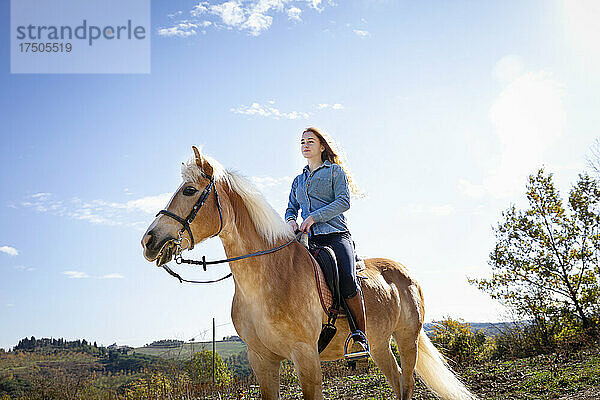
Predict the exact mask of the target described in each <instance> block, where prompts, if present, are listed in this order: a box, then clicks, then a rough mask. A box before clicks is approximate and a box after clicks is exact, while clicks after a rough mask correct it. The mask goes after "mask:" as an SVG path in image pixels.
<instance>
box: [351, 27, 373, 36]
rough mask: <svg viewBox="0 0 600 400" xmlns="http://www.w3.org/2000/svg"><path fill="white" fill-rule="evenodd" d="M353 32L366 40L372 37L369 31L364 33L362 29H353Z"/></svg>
mask: <svg viewBox="0 0 600 400" xmlns="http://www.w3.org/2000/svg"><path fill="white" fill-rule="evenodd" d="M352 32H354V33H355V34H356V35H357V36H360V37H361V38H366V37H367V36H371V35H370V34H369V31H363V30H361V29H353V30H352Z"/></svg>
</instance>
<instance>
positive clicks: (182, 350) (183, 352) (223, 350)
mask: <svg viewBox="0 0 600 400" xmlns="http://www.w3.org/2000/svg"><path fill="white" fill-rule="evenodd" d="M201 350H210V351H212V342H195V343H194V342H190V343H183V342H181V343H179V344H175V343H171V344H170V345H169V346H164V345H156V346H153V345H152V344H151V345H149V346H144V347H137V348H135V349H133V350H132V351H131V352H130V353H129V354H146V355H150V356H155V357H161V358H174V359H179V360H189V359H190V358H191V357H192V354H194V353H195V352H197V351H201ZM215 350H216V352H217V353H218V354H219V355H220V356H221V358H223V359H225V358H227V357H229V356H232V355H236V354H239V353H242V352H244V351H246V344H245V343H244V342H242V341H237V340H226V341H218V342H215Z"/></svg>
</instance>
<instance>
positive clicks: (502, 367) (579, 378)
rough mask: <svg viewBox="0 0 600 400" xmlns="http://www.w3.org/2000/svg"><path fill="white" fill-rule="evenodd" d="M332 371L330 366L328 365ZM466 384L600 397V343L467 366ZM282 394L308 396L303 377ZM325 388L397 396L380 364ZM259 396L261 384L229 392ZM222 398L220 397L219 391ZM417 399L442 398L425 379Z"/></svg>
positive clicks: (554, 396)
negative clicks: (563, 352) (583, 348)
mask: <svg viewBox="0 0 600 400" xmlns="http://www.w3.org/2000/svg"><path fill="white" fill-rule="evenodd" d="M325 372H326V373H327V371H325ZM458 373H459V375H460V376H461V377H462V379H463V381H464V382H465V383H466V385H467V386H468V387H469V388H470V389H471V390H472V391H473V392H474V393H475V394H477V395H478V396H479V397H480V398H481V399H486V400H501V399H502V400H506V399H518V400H542V399H543V400H559V399H560V400H598V399H600V349H592V350H586V351H582V352H578V353H574V354H571V355H568V356H565V355H562V356H559V355H554V354H553V355H543V356H537V357H532V358H527V359H522V360H514V361H504V362H489V363H485V364H482V365H477V366H472V367H468V368H462V369H461V370H460V371H459V372H458ZM281 391H282V399H286V400H291V399H302V396H301V391H300V387H299V385H298V384H297V382H293V381H292V382H284V384H283V385H282V388H281ZM323 393H324V395H325V398H326V399H329V400H334V399H335V400H359V399H361V400H380V399H381V400H383V399H395V397H394V395H393V392H392V389H391V388H390V386H389V384H388V382H387V380H386V379H385V377H384V376H383V375H382V374H381V373H380V372H379V370H377V369H376V368H374V367H372V366H371V367H370V368H369V369H363V370H358V371H356V373H355V374H350V375H347V376H340V377H330V378H326V379H325V380H324V389H323ZM240 396H242V397H241V398H243V399H258V398H260V396H259V391H258V387H256V386H254V385H253V386H252V387H247V388H246V389H244V390H242V391H240V392H239V393H237V394H233V395H230V396H229V397H223V398H228V399H234V398H240ZM215 398H216V397H215ZM414 399H415V400H435V399H437V398H436V397H435V396H434V395H433V394H432V393H431V391H429V390H428V389H427V388H426V387H425V386H424V385H423V384H422V383H421V382H418V383H417V389H416V393H415V397H414Z"/></svg>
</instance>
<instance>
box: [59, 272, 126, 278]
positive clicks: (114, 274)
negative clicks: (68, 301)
mask: <svg viewBox="0 0 600 400" xmlns="http://www.w3.org/2000/svg"><path fill="white" fill-rule="evenodd" d="M63 275H66V276H67V277H69V278H70V279H88V278H92V279H123V278H125V276H123V275H122V274H119V273H117V272H112V273H110V274H106V275H102V276H91V275H89V274H88V273H87V272H83V271H63Z"/></svg>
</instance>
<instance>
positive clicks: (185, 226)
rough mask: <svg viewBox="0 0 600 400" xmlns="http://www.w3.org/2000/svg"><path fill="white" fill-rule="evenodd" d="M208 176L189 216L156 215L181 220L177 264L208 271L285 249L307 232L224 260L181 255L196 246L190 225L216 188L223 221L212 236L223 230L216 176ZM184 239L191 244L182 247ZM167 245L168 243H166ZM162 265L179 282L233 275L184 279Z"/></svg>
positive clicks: (176, 250) (167, 212)
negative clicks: (221, 265)
mask: <svg viewBox="0 0 600 400" xmlns="http://www.w3.org/2000/svg"><path fill="white" fill-rule="evenodd" d="M205 177H206V178H208V179H210V182H209V183H208V185H206V187H205V188H204V190H203V191H202V193H200V197H198V200H196V203H194V206H193V207H192V209H191V211H190V212H189V214H188V215H187V217H185V219H184V218H181V217H180V216H179V215H177V214H175V213H172V212H171V211H168V210H164V209H163V210H160V211H159V212H158V213H157V214H156V217H158V216H159V215H161V214H162V215H166V216H167V217H171V218H173V219H174V220H175V221H177V222H179V223H180V224H181V229H180V230H179V237H178V238H177V240H171V242H173V243H174V244H175V262H176V263H177V264H184V263H185V264H192V265H202V268H203V269H204V270H205V271H206V266H207V265H215V264H223V263H226V262H230V261H237V260H242V259H244V258H249V257H255V256H261V255H264V254H269V253H273V252H275V251H277V250H280V249H283V248H284V247H287V246H289V245H290V244H292V243H293V242H294V241H296V240H298V239H300V237H301V236H302V234H303V233H305V232H298V233H297V234H296V235H295V237H294V238H293V239H291V240H290V241H289V242H287V243H285V244H282V245H281V246H277V247H273V248H272V249H268V250H262V251H257V252H255V253H250V254H245V255H242V256H237V257H231V258H225V259H222V260H214V261H206V257H205V256H202V260H201V261H200V260H189V259H185V258H183V257H182V256H181V252H182V251H183V250H191V249H193V248H194V235H193V234H192V229H191V227H190V224H191V223H192V222H194V218H196V215H197V214H198V211H199V210H200V207H202V206H203V205H204V203H205V202H206V199H208V196H209V195H210V192H211V191H212V190H213V189H214V191H215V199H216V200H217V209H218V210H219V220H220V221H221V225H220V227H219V231H218V232H217V233H215V234H214V235H212V236H211V237H215V236H218V235H219V234H220V233H221V231H222V230H223V211H222V210H221V202H220V201H219V192H217V187H216V185H215V179H214V177H212V176H211V177H208V176H205ZM186 231H187V233H188V234H189V235H190V239H189V240H188V238H186V237H184V236H183V234H184V232H186ZM183 240H186V241H188V242H189V246H186V247H181V243H182V241H183ZM165 245H166V244H165ZM161 267H162V268H163V269H164V270H165V271H167V272H168V273H169V274H170V275H171V276H173V277H175V278H177V279H179V282H188V283H214V282H219V281H222V280H224V279H227V278H229V277H230V276H232V274H231V273H229V274H227V275H226V276H224V277H222V278H219V279H215V280H212V281H191V280H188V279H184V278H182V277H181V276H179V274H177V273H176V272H175V271H173V270H172V269H171V268H169V267H168V266H167V265H166V264H163V265H161Z"/></svg>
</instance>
